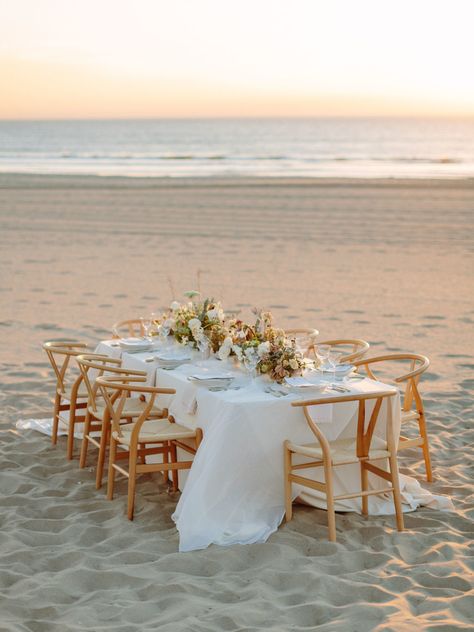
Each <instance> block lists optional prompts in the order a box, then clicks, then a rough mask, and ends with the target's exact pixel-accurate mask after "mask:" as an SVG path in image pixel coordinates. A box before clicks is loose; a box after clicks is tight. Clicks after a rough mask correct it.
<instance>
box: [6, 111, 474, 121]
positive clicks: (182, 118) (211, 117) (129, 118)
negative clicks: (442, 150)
mask: <svg viewBox="0 0 474 632" xmlns="http://www.w3.org/2000/svg"><path fill="white" fill-rule="evenodd" d="M315 119H332V120H348V119H352V120H353V119H360V120H364V119H365V120H366V119H376V120H377V119H380V120H383V119H417V120H419V119H428V120H429V119H435V120H437V119H451V120H452V119H458V120H466V119H473V120H474V112H473V113H472V114H454V113H449V114H448V113H447V114H441V113H437V114H433V113H430V114H314V115H304V116H301V115H291V114H289V115H272V114H268V115H257V116H251V115H245V114H244V115H241V116H228V115H199V116H192V115H191V116H179V115H178V116H111V117H103V116H84V117H81V116H47V117H20V118H16V117H0V123H3V122H9V123H27V122H30V123H40V122H53V121H55V122H57V121H64V122H67V121H71V122H72V121H101V122H104V121H208V120H223V121H226V120H227V121H235V120H254V121H261V120H296V121H297V120H300V121H305V120H306V121H309V120H315Z"/></svg>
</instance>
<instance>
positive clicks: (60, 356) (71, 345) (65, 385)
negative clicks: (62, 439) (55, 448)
mask: <svg viewBox="0 0 474 632" xmlns="http://www.w3.org/2000/svg"><path fill="white" fill-rule="evenodd" d="M87 347H88V345H87V344H86V343H84V342H76V341H73V340H64V341H56V340H50V341H47V342H45V343H43V349H44V350H45V351H46V354H47V356H48V358H49V361H50V363H51V366H52V367H53V370H54V373H55V374H56V393H55V398H54V412H53V428H52V433H51V442H52V444H53V445H56V443H57V441H58V427H59V421H60V417H59V415H60V413H61V412H63V411H69V422H68V429H67V447H66V454H67V458H68V459H72V456H73V450H74V425H75V424H76V423H81V422H83V421H84V416H80V415H77V411H78V410H79V409H84V408H86V407H87V401H86V400H87V396H88V394H87V391H86V389H85V388H84V387H83V384H82V381H83V378H82V375H81V373H79V374H78V375H77V374H76V375H74V373H73V371H72V369H73V367H71V365H70V360H71V358H73V357H76V356H78V355H80V354H81V353H84V352H86V351H87ZM71 374H72V375H71ZM71 378H72V379H71Z"/></svg>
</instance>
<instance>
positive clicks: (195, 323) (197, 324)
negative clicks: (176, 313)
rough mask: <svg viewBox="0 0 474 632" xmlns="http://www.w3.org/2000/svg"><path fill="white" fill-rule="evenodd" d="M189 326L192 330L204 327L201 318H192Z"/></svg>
mask: <svg viewBox="0 0 474 632" xmlns="http://www.w3.org/2000/svg"><path fill="white" fill-rule="evenodd" d="M188 327H189V329H190V330H191V331H194V330H197V331H198V330H199V329H202V325H201V321H200V320H199V318H191V320H190V321H189V322H188Z"/></svg>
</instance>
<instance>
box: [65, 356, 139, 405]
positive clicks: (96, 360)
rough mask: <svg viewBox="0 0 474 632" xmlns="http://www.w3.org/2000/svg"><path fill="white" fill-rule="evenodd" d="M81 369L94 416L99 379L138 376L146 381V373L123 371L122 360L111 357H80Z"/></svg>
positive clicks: (78, 359)
mask: <svg viewBox="0 0 474 632" xmlns="http://www.w3.org/2000/svg"><path fill="white" fill-rule="evenodd" d="M76 360H77V363H78V365H79V369H80V371H81V374H82V376H83V379H84V384H85V385H86V388H87V393H88V396H89V397H88V403H87V407H88V410H89V411H90V412H91V413H93V414H94V415H95V414H97V412H98V411H97V401H96V398H97V389H98V385H97V378H99V377H101V376H103V375H104V374H106V375H113V376H116V377H117V378H119V379H120V377H127V376H135V377H136V376H138V377H144V378H145V380H146V377H147V373H146V371H135V370H132V369H123V368H122V367H121V364H122V360H120V359H118V358H111V357H109V356H104V355H102V356H101V355H97V354H88V355H80V356H77V358H76Z"/></svg>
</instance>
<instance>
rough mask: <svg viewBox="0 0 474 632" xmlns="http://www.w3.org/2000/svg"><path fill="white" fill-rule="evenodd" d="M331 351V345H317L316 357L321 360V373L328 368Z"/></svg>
mask: <svg viewBox="0 0 474 632" xmlns="http://www.w3.org/2000/svg"><path fill="white" fill-rule="evenodd" d="M330 351H331V347H330V346H329V345H316V357H317V358H318V360H319V369H320V370H321V371H324V369H325V368H327V365H328V359H329V352H330Z"/></svg>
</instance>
